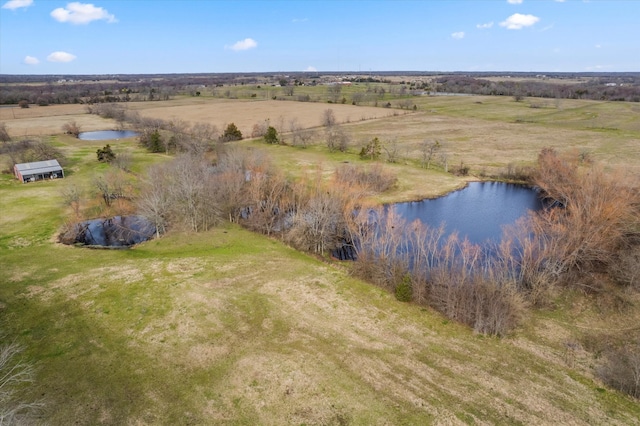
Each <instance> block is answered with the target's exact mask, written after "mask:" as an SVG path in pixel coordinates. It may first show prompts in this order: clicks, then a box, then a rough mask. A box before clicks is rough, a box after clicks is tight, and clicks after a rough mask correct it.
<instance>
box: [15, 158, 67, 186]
mask: <svg viewBox="0 0 640 426" xmlns="http://www.w3.org/2000/svg"><path fill="white" fill-rule="evenodd" d="M13 173H14V174H15V175H16V177H17V178H18V179H19V180H20V182H22V183H27V182H35V181H37V180H43V179H57V178H63V177H64V172H63V171H62V167H61V166H60V163H58V160H46V161H35V162H33V163H21V164H16V165H15V166H13Z"/></svg>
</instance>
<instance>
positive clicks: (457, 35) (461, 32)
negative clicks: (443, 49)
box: [451, 31, 464, 40]
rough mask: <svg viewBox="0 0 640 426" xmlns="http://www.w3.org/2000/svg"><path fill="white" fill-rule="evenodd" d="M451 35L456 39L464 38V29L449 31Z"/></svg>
mask: <svg viewBox="0 0 640 426" xmlns="http://www.w3.org/2000/svg"><path fill="white" fill-rule="evenodd" d="M451 37H452V38H455V39H456V40H460V39H463V38H464V31H458V32H455V33H451Z"/></svg>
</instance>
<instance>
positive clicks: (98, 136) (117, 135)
mask: <svg viewBox="0 0 640 426" xmlns="http://www.w3.org/2000/svg"><path fill="white" fill-rule="evenodd" d="M134 136H138V132H134V131H133V130H97V131H94V132H81V133H80V134H79V135H78V139H81V140H83V141H106V140H111V139H125V138H132V137H134Z"/></svg>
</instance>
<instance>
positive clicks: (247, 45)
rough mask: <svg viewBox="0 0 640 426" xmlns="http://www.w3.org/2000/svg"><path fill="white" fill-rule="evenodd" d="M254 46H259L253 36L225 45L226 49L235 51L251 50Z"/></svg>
mask: <svg viewBox="0 0 640 426" xmlns="http://www.w3.org/2000/svg"><path fill="white" fill-rule="evenodd" d="M254 47H258V43H256V41H255V40H254V39H252V38H245V39H244V40H240V41H238V42H236V43H235V44H233V45H231V46H225V47H224V48H225V49H231V50H235V51H239V50H249V49H253V48H254Z"/></svg>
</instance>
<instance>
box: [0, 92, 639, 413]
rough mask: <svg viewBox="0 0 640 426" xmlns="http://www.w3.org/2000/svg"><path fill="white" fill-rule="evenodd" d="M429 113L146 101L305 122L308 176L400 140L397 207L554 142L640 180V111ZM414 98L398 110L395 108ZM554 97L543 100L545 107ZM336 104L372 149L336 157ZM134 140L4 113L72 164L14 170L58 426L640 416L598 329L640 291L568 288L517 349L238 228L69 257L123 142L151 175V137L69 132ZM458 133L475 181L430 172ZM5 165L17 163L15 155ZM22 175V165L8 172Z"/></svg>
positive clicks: (433, 105) (10, 264)
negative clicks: (56, 172) (599, 345)
mask: <svg viewBox="0 0 640 426" xmlns="http://www.w3.org/2000/svg"><path fill="white" fill-rule="evenodd" d="M411 101H412V103H413V104H415V105H416V108H415V110H414V109H398V108H382V107H374V106H373V105H367V106H356V105H341V104H327V103H314V102H295V101H281V100H271V99H269V100H252V99H235V100H234V99H217V98H212V97H201V98H200V97H198V98H195V97H182V98H178V99H176V100H173V101H160V102H145V103H132V104H130V105H128V109H129V110H132V111H137V112H138V113H139V114H140V115H141V116H143V117H151V118H161V119H164V120H173V119H176V120H178V119H179V120H184V121H186V122H190V123H198V122H199V123H206V124H214V125H215V126H217V127H218V128H220V129H222V128H224V126H225V125H226V124H228V123H230V122H234V123H235V124H236V125H238V127H239V128H240V129H241V131H242V132H243V134H250V133H251V128H252V126H253V125H254V124H256V123H261V122H264V120H269V122H270V123H271V124H272V125H274V126H276V127H277V126H279V125H280V123H284V124H283V125H282V127H281V128H282V129H284V131H283V132H280V133H281V135H282V136H283V137H284V138H285V142H286V138H287V137H288V136H287V132H286V129H287V126H288V125H287V123H289V122H290V121H291V120H293V119H295V120H297V122H298V123H300V124H301V125H302V126H304V127H305V128H307V129H316V131H317V134H316V137H315V139H314V140H313V141H312V143H311V144H310V145H309V146H308V147H306V148H303V147H291V146H285V145H273V146H271V145H267V144H265V143H264V141H262V140H261V139H256V140H243V141H239V142H233V143H237V144H241V145H244V146H248V147H250V148H252V149H258V148H259V149H264V150H265V151H266V152H268V153H269V155H270V156H271V157H272V158H273V159H274V161H275V162H276V163H277V164H278V165H279V166H280V167H281V169H282V170H284V171H285V172H286V174H287V175H289V176H292V177H296V176H300V175H302V174H303V173H304V172H308V171H314V170H320V171H321V172H323V173H326V174H328V173H329V172H330V171H332V170H333V169H335V168H336V167H337V166H338V165H340V164H344V163H345V162H349V163H364V160H361V159H360V158H359V156H358V153H359V151H360V148H361V147H362V146H364V145H365V144H366V143H367V142H368V141H370V140H371V139H372V138H374V137H378V138H379V139H380V141H382V142H383V144H387V148H389V147H391V146H392V145H394V146H395V147H396V148H397V149H398V152H399V153H400V155H399V160H398V161H396V162H395V163H393V164H386V165H385V167H389V168H390V169H391V170H393V171H394V172H395V173H396V174H397V176H398V184H397V186H396V188H394V189H393V190H390V191H388V192H385V193H383V194H381V195H379V196H377V201H379V202H391V201H399V200H412V199H419V198H425V197H434V196H437V195H440V194H443V193H446V192H448V191H451V190H453V189H456V188H459V187H461V186H463V185H464V184H465V182H466V181H467V180H469V179H477V178H479V175H480V174H485V173H488V174H492V173H496V174H497V173H499V172H501V171H503V170H505V169H506V168H508V167H509V166H510V165H517V166H526V165H531V164H533V163H535V161H536V158H537V154H538V153H539V152H540V149H542V148H544V147H549V146H550V147H554V148H556V149H557V150H559V151H566V150H575V151H577V152H587V153H589V155H591V156H592V157H593V158H594V159H596V160H598V161H601V162H602V163H604V164H605V166H606V167H607V168H609V169H622V168H626V169H628V170H629V173H631V174H633V175H637V176H640V124H639V123H640V108H639V107H638V105H635V104H630V103H622V102H621V103H613V102H611V103H605V102H594V101H574V100H562V101H561V102H560V103H559V104H557V103H555V102H554V101H553V100H540V99H525V100H524V101H522V102H515V101H514V100H513V99H512V98H508V97H504V98H501V97H476V96H465V97H462V96H460V97H426V96H424V97H412V98H411ZM392 103H393V101H392ZM532 105H533V107H532ZM328 108H330V109H332V110H333V111H334V113H335V116H336V119H337V121H338V122H339V123H340V124H341V125H342V126H343V128H345V129H346V130H347V131H348V132H349V134H350V136H351V146H350V148H349V149H348V150H347V152H344V153H343V152H333V153H330V152H328V151H327V149H326V147H325V146H324V142H323V136H322V129H321V128H320V126H321V119H322V114H323V112H324V111H325V110H326V109H328ZM69 121H76V122H77V123H78V124H79V125H80V126H81V127H82V130H86V131H88V130H104V129H112V128H117V126H118V125H119V124H118V123H117V122H116V121H115V120H111V119H103V118H100V117H99V116H97V115H89V114H87V113H86V111H85V109H84V107H83V106H77V105H63V106H47V107H37V106H34V107H32V108H28V109H18V108H10V109H9V108H0V122H2V123H4V124H5V125H6V128H7V130H8V133H9V134H10V135H11V136H12V137H13V138H15V139H19V138H21V137H24V136H30V137H42V138H44V139H45V140H47V141H49V142H51V143H52V144H53V145H54V146H55V147H56V148H58V149H60V150H61V151H62V152H64V153H65V155H66V156H67V158H68V159H69V164H68V166H67V168H66V169H65V173H66V177H65V179H59V180H56V181H46V182H37V183H32V184H20V183H18V182H17V181H16V180H15V179H14V178H13V177H12V176H11V175H9V174H3V175H2V176H1V177H0V265H1V267H0V335H1V336H2V341H3V342H4V341H7V342H16V343H18V344H20V345H21V346H22V347H23V348H24V350H23V352H22V354H21V357H22V359H24V360H26V361H28V362H29V363H32V364H33V366H34V368H35V370H34V371H35V375H34V379H35V380H34V382H33V383H28V384H27V385H26V386H24V387H23V388H21V389H20V394H19V396H20V397H21V398H22V399H23V400H25V401H31V402H40V403H42V408H41V409H40V411H38V412H37V414H36V417H35V420H34V423H35V424H39V423H47V424H69V423H76V424H158V423H161V424H247V425H253V424H265V425H279V424H308V425H316V424H317V425H320V424H323V425H326V424H332V425H333V424H335V425H346V424H362V425H365V424H366V425H370V424H379V425H383V424H577V425H579V424H613V425H626V424H634V423H636V422H637V419H638V418H640V404H638V401H637V400H636V399H633V398H631V397H629V396H627V395H624V394H622V393H620V392H618V391H615V390H613V389H611V388H609V387H607V386H606V385H605V384H603V383H602V382H601V381H600V380H599V379H598V377H597V375H596V374H595V371H596V368H597V367H598V365H599V363H600V361H601V359H600V358H599V357H598V353H597V351H595V350H592V348H590V347H589V346H588V345H587V343H585V342H587V341H588V338H589V336H592V335H593V336H596V335H600V334H603V333H604V334H607V333H610V334H611V335H618V334H624V333H627V332H628V331H634V330H636V329H637V326H636V324H638V323H639V321H640V309H639V308H638V306H640V305H639V304H640V300H639V299H640V298H639V297H638V295H637V294H627V295H625V296H624V299H623V300H620V299H615V298H611V299H607V298H603V299H599V301H598V302H597V303H596V302H595V301H594V299H592V297H591V296H590V295H587V294H583V293H581V292H578V291H574V290H567V291H563V292H558V293H557V294H555V295H554V298H553V300H552V303H551V304H550V305H549V306H546V307H542V308H536V309H530V310H528V311H527V312H528V314H527V318H525V319H524V321H523V325H522V326H521V327H519V328H518V329H517V330H515V331H513V332H512V333H510V334H509V335H508V336H506V337H503V338H494V337H487V336H484V335H481V334H476V333H474V332H473V331H472V330H470V329H469V328H468V327H465V326H462V325H459V324H456V323H454V322H451V321H449V320H447V319H446V318H445V317H443V316H442V315H440V314H438V313H436V312H434V311H432V310H431V309H428V308H424V307H419V306H416V305H412V304H408V303H402V302H399V301H397V300H396V299H395V298H394V297H393V295H392V294H389V293H387V292H386V291H384V290H381V289H379V288H376V287H374V286H372V285H371V284H368V283H365V282H363V281H360V280H358V279H355V278H353V277H352V276H351V275H350V273H349V266H348V264H344V263H335V262H332V261H330V260H329V259H326V258H318V257H314V256H310V255H307V254H303V253H300V252H298V251H296V250H294V249H292V248H291V247H288V246H286V245H285V244H283V242H282V241H279V240H277V239H271V238H267V237H264V236H261V235H257V234H254V233H251V232H249V231H247V230H245V229H242V228H240V227H239V226H236V225H231V224H226V223H225V224H221V225H219V226H217V227H215V228H213V229H211V230H209V231H206V232H201V233H189V232H187V233H183V232H177V231H171V232H169V233H168V234H166V235H165V236H163V237H162V238H160V239H155V240H151V241H149V242H146V243H143V244H140V245H138V246H136V247H134V248H132V249H129V250H89V249H86V248H79V247H72V246H66V245H62V244H59V243H58V242H57V235H58V233H59V232H60V230H61V229H62V228H63V227H64V226H65V224H67V223H68V222H70V221H71V220H73V219H74V217H73V216H74V214H73V212H72V211H71V209H70V208H69V207H68V206H65V205H64V203H63V196H62V191H63V190H64V189H65V188H68V187H69V186H70V185H76V186H77V187H79V188H81V189H82V191H83V194H84V196H85V197H86V199H87V201H86V203H85V204H83V206H82V210H83V212H84V213H85V214H87V215H90V214H92V213H93V214H97V213H96V212H99V209H98V208H97V206H96V202H95V200H94V199H95V198H96V194H95V192H96V191H95V189H94V188H93V182H94V180H95V178H96V176H100V175H102V174H104V173H106V172H107V171H108V168H109V166H107V165H105V164H100V163H98V162H97V160H96V155H95V153H96V150H97V149H98V148H101V147H102V146H104V145H105V144H106V143H110V144H111V146H112V147H113V149H114V151H115V152H116V153H123V152H127V153H128V154H130V155H131V157H132V165H131V173H130V175H131V176H130V177H131V182H132V184H135V182H136V180H137V179H139V178H140V176H142V175H143V174H144V171H145V169H146V167H147V166H149V165H150V164H155V163H160V162H163V161H166V160H167V159H168V158H169V157H170V156H168V155H166V154H163V153H156V154H152V153H147V152H145V151H144V150H143V149H142V148H141V147H140V146H139V144H138V143H137V140H136V138H130V139H123V140H117V141H115V140H114V141H81V140H78V139H75V138H73V137H71V136H69V135H64V134H62V130H61V128H62V126H63V125H64V124H65V123H67V122H69ZM425 140H428V141H436V140H437V141H439V143H440V144H441V145H442V149H443V150H444V151H446V153H447V158H448V163H449V164H450V165H452V166H453V165H457V164H461V163H462V164H465V165H468V166H470V175H469V176H454V175H452V174H450V173H446V172H445V171H444V170H443V166H442V164H436V165H434V167H432V168H431V169H429V170H426V169H424V168H422V167H420V162H421V159H420V156H421V153H420V144H421V143H422V142H424V141H425ZM0 159H2V160H5V158H0ZM3 168H5V166H4V164H3Z"/></svg>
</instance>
